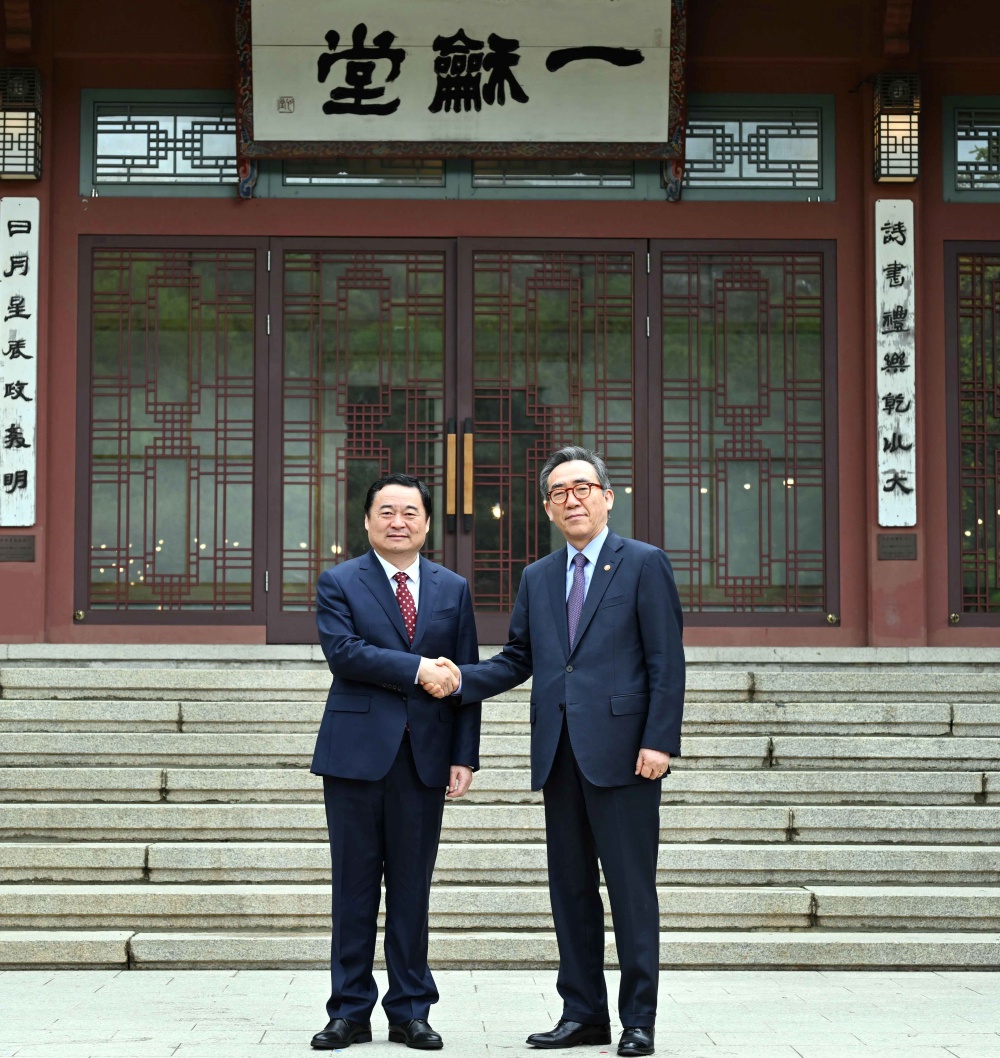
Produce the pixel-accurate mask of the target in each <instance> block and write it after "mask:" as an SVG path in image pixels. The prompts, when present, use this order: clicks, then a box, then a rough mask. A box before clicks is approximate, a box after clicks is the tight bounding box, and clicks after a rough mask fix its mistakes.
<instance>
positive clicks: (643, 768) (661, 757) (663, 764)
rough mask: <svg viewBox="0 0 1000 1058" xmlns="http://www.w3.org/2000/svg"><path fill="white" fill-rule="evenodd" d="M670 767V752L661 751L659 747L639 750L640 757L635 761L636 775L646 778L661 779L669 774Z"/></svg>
mask: <svg viewBox="0 0 1000 1058" xmlns="http://www.w3.org/2000/svg"><path fill="white" fill-rule="evenodd" d="M669 768H670V754H669V753H661V752H660V751H659V750H658V749H640V750H639V759H638V760H637V761H636V762H635V773H636V775H641V776H642V777H643V778H644V779H659V778H661V777H662V776H664V775H666V774H667V771H668V769H669Z"/></svg>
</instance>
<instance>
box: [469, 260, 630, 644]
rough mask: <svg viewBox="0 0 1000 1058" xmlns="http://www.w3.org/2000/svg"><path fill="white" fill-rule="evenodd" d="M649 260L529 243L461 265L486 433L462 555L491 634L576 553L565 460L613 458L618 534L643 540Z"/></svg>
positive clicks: (475, 391)
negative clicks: (562, 555) (637, 383)
mask: <svg viewBox="0 0 1000 1058" xmlns="http://www.w3.org/2000/svg"><path fill="white" fill-rule="evenodd" d="M635 259H636V253H635V251H634V250H633V248H632V246H631V245H626V246H623V247H622V248H621V249H620V250H616V249H614V248H611V249H609V251H608V252H601V251H595V250H593V249H579V248H576V247H575V246H574V247H573V248H572V249H570V248H567V247H565V244H564V245H563V246H560V247H557V248H549V247H546V246H545V245H544V244H543V245H542V246H540V248H539V249H532V248H530V244H527V245H526V244H525V243H521V244H520V245H519V247H518V248H516V249H513V248H511V249H508V248H496V249H492V248H475V247H472V248H467V249H465V251H464V252H463V254H462V255H461V257H460V261H461V264H460V276H461V277H462V279H463V280H464V284H465V299H466V301H467V304H468V312H469V315H471V319H470V321H469V329H470V332H471V333H470V346H471V357H470V358H469V360H468V361H463V363H462V365H461V372H462V379H461V381H460V387H461V389H460V392H461V394H462V396H461V397H460V401H461V404H462V406H463V407H468V408H469V409H470V411H471V418H472V422H471V424H470V425H471V427H472V429H473V430H474V435H475V438H474V469H473V478H472V487H471V499H472V511H471V513H472V517H471V518H469V519H466V520H465V523H464V526H463V528H465V529H466V530H467V532H463V534H462V541H461V544H460V547H461V552H460V553H461V554H462V555H463V556H464V557H465V563H463V565H465V564H466V563H467V567H468V575H469V579H470V582H471V584H472V591H473V597H474V601H475V605H476V609H477V612H478V613H479V614H480V631H481V634H482V633H483V632H484V629H488V630H489V632H490V633H491V637H492V635H495V634H497V633H500V632H504V631H505V625H504V622H505V621H506V615H507V614H508V613H509V611H510V609H511V607H512V606H513V603H514V599H515V597H516V595H517V590H518V586H519V584H520V578H521V573H522V571H523V569H524V567H525V566H526V565H527V564H528V563H529V562H533V561H534V560H535V559H537V558H540V557H542V556H543V555H546V554H548V553H549V552H550V551H552V550H553V549H555V548H557V547H561V546H563V543H564V541H563V538H562V536H561V535H560V534H559V532H558V531H557V530H556V529H554V528H553V527H552V525H551V523H550V522H549V520H548V517H547V516H546V514H545V510H544V507H543V502H542V496H541V493H540V491H539V486H538V475H539V472H540V471H541V468H542V466H543V464H544V463H545V461H546V459H548V457H549V455H551V453H552V452H553V451H555V450H556V449H558V448H560V447H562V446H563V445H566V444H582V445H585V446H587V447H590V448H594V449H596V450H597V451H598V452H600V453H601V454H602V455H603V456H604V457H605V459H606V460H607V463H608V467H609V469H610V471H611V477H612V482H613V485H614V487H615V490H616V498H615V508H614V512H613V514H612V518H611V524H612V526H613V527H614V529H615V530H616V531H617V532H619V533H621V534H622V535H624V536H630V535H632V532H633V524H634V518H633V499H634V490H635V483H636V467H635V459H634V455H635V453H634V436H635V427H634V406H633V389H634V349H635V343H636V323H637V319H639V318H640V312H639V311H638V310H639V306H637V303H636V283H635ZM644 315H645V309H644V306H643V307H642V310H641V317H644ZM467 318H468V316H466V315H465V314H463V320H464V319H467ZM644 328H645V320H644V318H643V329H644ZM643 337H644V336H643ZM463 383H464V386H463V385H462V384H463ZM463 398H464V399H463ZM464 488H465V489H466V490H468V482H466V483H465V484H464ZM466 494H468V493H466ZM463 572H465V570H464V569H463ZM490 614H496V615H503V616H502V620H501V621H499V622H498V621H495V620H493V621H491V620H489V619H488V615H490ZM494 626H495V627H494ZM501 626H503V627H501Z"/></svg>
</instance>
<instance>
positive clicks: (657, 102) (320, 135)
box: [253, 0, 670, 143]
mask: <svg viewBox="0 0 1000 1058" xmlns="http://www.w3.org/2000/svg"><path fill="white" fill-rule="evenodd" d="M360 24H363V25H365V26H366V27H367V33H366V34H365V37H364V46H365V47H366V48H369V49H370V48H373V47H376V45H375V44H374V38H375V37H376V36H378V35H380V34H381V33H383V32H384V31H388V32H390V33H392V34H394V35H395V39H394V40H393V41H392V42H391V44H387V46H388V47H391V48H401V49H403V51H404V52H405V55H404V56H403V58H402V60H401V62H400V64H399V68H398V74H397V76H396V77H395V78H394V79H393V80H392V81H388V80H387V78H388V77H389V75H390V73H391V72H392V69H393V66H392V63H391V61H390V59H389V58H387V57H379V56H378V55H370V54H369V55H367V56H359V57H358V58H357V59H347V58H345V59H341V60H337V61H335V62H334V63H333V65H332V66H331V67H330V69H329V71H328V74H327V77H326V81H325V83H320V81H319V75H318V62H319V60H320V57H321V56H324V55H326V56H331V55H339V54H342V53H344V52H345V51H347V50H349V49H352V48H353V47H354V43H353V39H352V38H353V34H354V31H355V28H356V27H357V26H358V25H360ZM330 30H334V31H336V32H337V33H339V34H340V40H339V44H338V45H337V47H336V48H335V50H333V51H331V50H330V49H329V47H328V45H327V40H326V34H327V32H328V31H330ZM459 30H463V31H464V33H465V34H466V35H467V37H470V38H473V39H474V40H476V41H480V42H482V43H483V48H482V49H480V51H479V53H478V54H479V56H480V57H481V58H482V59H483V60H484V61H485V64H486V66H485V68H484V69H482V70H481V71H480V72H479V74H478V84H477V85H472V84H469V86H468V94H467V95H465V94H463V100H464V99H465V98H468V99H469V101H470V108H469V109H468V110H466V109H465V107H464V102H463V105H462V107H461V109H458V110H455V109H452V110H446V109H441V110H440V111H438V112H436V113H435V112H432V111H431V110H430V109H429V107H430V106H431V104H432V103H433V101H434V99H435V96H436V94H437V92H438V88H439V77H438V75H437V74H436V73H435V61H436V60H439V61H440V60H442V59H443V56H442V53H441V52H440V51H435V50H434V48H433V43H434V40H435V38H436V37H438V36H442V37H452V36H453V35H454V34H456V33H458V31H459ZM491 34H496V35H498V36H500V37H503V38H508V39H514V40H517V41H518V42H519V46H518V47H517V49H516V51H515V52H514V55H516V56H517V58H518V61H517V62H516V63H515V64H514V65H512V66H511V67H510V69H509V77H500V78H499V79H500V80H501V81H504V82H505V83H506V85H507V86H508V92H507V99H506V101H505V102H504V103H503V104H501V103H500V102H499V100H495V101H494V102H493V103H490V102H489V101H488V97H487V96H485V95H484V91H483V90H484V89H485V88H486V86H487V84H488V83H489V82H490V80H491V79H492V78H494V77H495V75H496V74H497V73H498V70H497V68H496V66H494V69H493V71H492V72H491V71H490V69H489V66H490V64H496V63H497V62H500V63H501V64H502V62H503V59H502V56H500V55H499V53H498V52H497V51H495V50H493V49H491V47H490V44H489V37H490V35H491ZM578 47H597V48H624V49H629V50H631V51H633V52H636V51H638V53H639V55H640V56H641V59H642V61H641V62H639V63H637V64H635V65H629V66H619V65H613V64H612V63H610V62H608V61H605V60H604V59H601V58H582V59H577V60H576V61H571V62H568V63H567V64H566V65H564V66H562V67H561V68H560V69H558V70H556V71H554V72H553V71H550V70H549V69H547V68H546V62H547V60H548V59H549V56H550V55H551V53H552V52H553V51H556V50H559V49H564V48H578ZM372 62H374V68H373V69H370V71H369V72H368V73H364V72H363V71H362V70H361V65H362V64H364V63H372ZM349 67H351V68H352V69H353V75H355V76H357V77H364V78H366V82H365V86H364V88H363V93H365V94H367V93H368V92H370V91H378V90H382V91H381V93H380V94H379V95H378V96H373V97H371V98H369V99H365V100H363V101H362V102H361V103H360V106H362V107H363V108H364V109H365V113H336V114H327V113H324V111H323V106H324V104H325V103H328V102H330V93H331V91H336V90H340V89H343V88H345V87H346V86H347V77H348V69H349ZM449 77H450V75H449ZM449 77H446V78H443V80H449ZM509 78H513V79H514V80H516V82H517V84H518V85H520V87H521V88H522V89H523V91H524V93H525V94H526V95H527V97H528V99H527V101H526V102H519V101H517V100H515V99H513V98H511V97H510V93H509V85H510V80H509ZM669 80H670V4H669V2H664V0H657V2H653V0H572V2H570V0H554V2H546V3H538V2H536V0H505V2H504V3H497V2H496V0H461V2H459V0H409V2H408V3H406V4H399V3H393V2H391V0H379V2H376V3H373V4H372V3H369V4H362V3H359V2H358V0H332V2H321V0H302V2H300V3H297V4H295V5H290V4H288V3H287V0H254V2H253V97H254V138H255V140H257V141H260V142H266V141H269V140H270V141H274V140H298V141H338V140H355V141H368V142H372V141H385V140H400V141H432V142H438V141H440V142H462V141H467V142H532V141H543V142H563V143H565V142H575V141H582V142H606V143H617V142H622V143H625V142H628V143H641V142H661V141H664V140H666V139H667V138H668V110H669V106H668V96H669ZM449 83H452V84H454V79H453V78H452V79H450V80H449ZM356 87H357V86H356ZM477 99H478V101H479V104H480V109H479V110H476V109H475V101H476V100H477ZM397 100H398V104H399V105H398V107H396V108H395V109H394V111H393V112H392V113H388V114H376V113H372V112H371V109H370V108H371V107H372V106H378V105H384V104H391V103H393V102H394V101H397ZM342 101H346V100H337V102H338V103H339V102H342Z"/></svg>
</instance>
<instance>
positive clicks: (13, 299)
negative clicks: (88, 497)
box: [0, 198, 38, 526]
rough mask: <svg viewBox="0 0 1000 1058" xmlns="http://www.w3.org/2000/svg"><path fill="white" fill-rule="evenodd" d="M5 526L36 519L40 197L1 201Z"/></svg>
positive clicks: (0, 433)
mask: <svg viewBox="0 0 1000 1058" xmlns="http://www.w3.org/2000/svg"><path fill="white" fill-rule="evenodd" d="M0 309H2V313H0V526H26V525H34V524H35V476H36V470H37V461H36V458H35V422H36V417H37V412H38V392H37V388H38V387H37V382H38V199H37V198H5V199H3V201H2V202H0Z"/></svg>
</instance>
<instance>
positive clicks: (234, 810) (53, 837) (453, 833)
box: [0, 803, 1000, 843]
mask: <svg viewBox="0 0 1000 1058" xmlns="http://www.w3.org/2000/svg"><path fill="white" fill-rule="evenodd" d="M950 811H953V812H958V813H960V812H963V811H966V810H965V809H962V808H955V809H950ZM984 811H986V812H988V811H990V810H989V809H979V810H978V813H977V816H978V814H979V813H982V812H984ZM997 811H998V812H1000V809H998V810H997ZM790 818H791V817H790V813H789V810H788V809H787V808H783V807H779V806H768V807H736V806H721V807H720V806H715V805H682V806H676V807H673V806H671V807H669V808H662V809H661V840H663V841H724V840H729V841H772V842H779V841H785V840H787V836H788V828H789V825H790ZM958 818H961V819H962V822H963V824H964V826H965V829H964V830H963V831H962V833H963V834H966V835H967V836H966V840H968V841H970V842H974V841H975V840H976V838H975V836H974V834H975V833H977V831H976V829H975V826H974V824H976V825H978V824H979V823H980V820H979V819H978V818H975V819H973V818H971V817H970V818H969V819H967V820H966V818H965V817H956V819H958ZM982 822H983V823H985V820H982ZM958 825H959V824H958V823H956V824H955V826H958ZM443 832H444V835H445V836H446V838H447V840H450V841H456V842H469V843H475V842H491V843H492V842H503V841H516V842H526V841H528V842H541V841H544V840H545V820H544V815H543V809H542V806H540V805H477V804H471V805H460V804H446V806H445V814H444V828H443ZM326 834H327V830H326V815H325V810H324V807H323V805H322V804H320V803H317V804H287V803H283V804H242V805H232V804H228V805H204V804H169V803H160V804H155V805H150V804H143V803H130V804H121V805H116V804H99V805H95V804H78V803H77V804H37V803H31V804H16V805H15V804H2V805H0V840H3V841H14V840H19V841H45V840H48V841H65V840H73V839H76V840H80V841H100V840H104V839H110V840H128V841H142V842H156V841H309V840H312V841H322V840H324V839H325V838H326ZM872 840H876V839H875V838H873V839H872ZM932 840H933V839H932Z"/></svg>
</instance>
